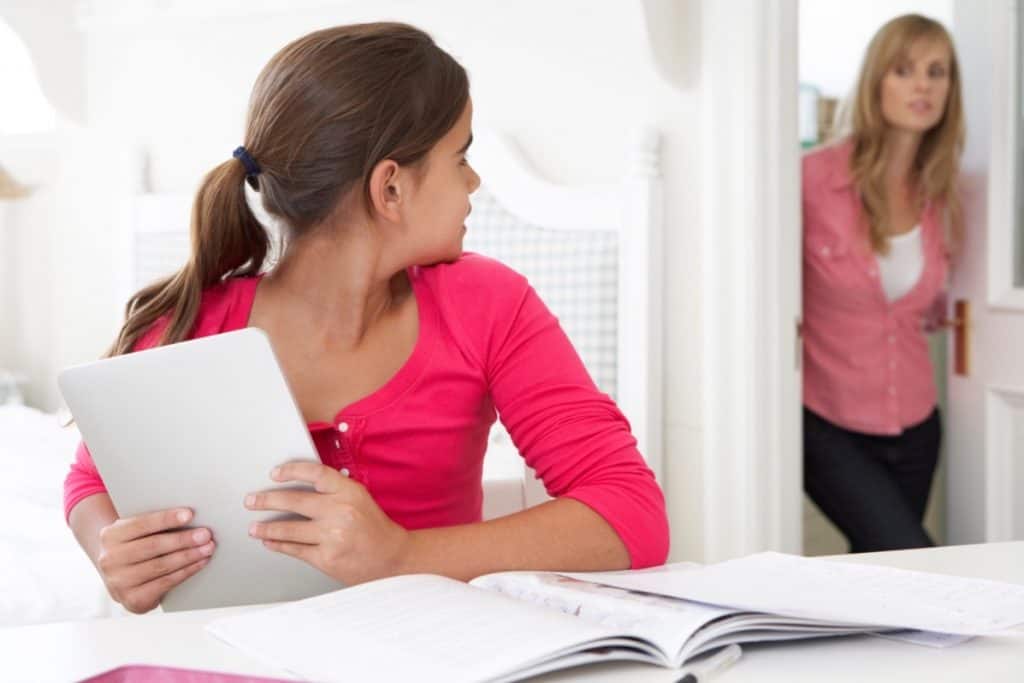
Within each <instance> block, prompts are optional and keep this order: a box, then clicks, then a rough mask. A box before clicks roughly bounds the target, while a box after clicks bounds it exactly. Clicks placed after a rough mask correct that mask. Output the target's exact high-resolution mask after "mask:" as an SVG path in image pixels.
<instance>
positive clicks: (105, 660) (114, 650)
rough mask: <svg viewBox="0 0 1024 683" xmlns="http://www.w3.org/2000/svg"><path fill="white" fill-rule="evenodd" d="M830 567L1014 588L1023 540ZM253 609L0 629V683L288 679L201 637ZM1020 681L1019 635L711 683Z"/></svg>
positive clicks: (762, 661) (629, 670)
mask: <svg viewBox="0 0 1024 683" xmlns="http://www.w3.org/2000/svg"><path fill="white" fill-rule="evenodd" d="M836 559H842V560H845V561H855V562H873V563H876V564H884V565H889V566H893V567H902V568H906V569H918V570H922V571H931V572H937V573H944V574H955V575H960V576H972V577H977V578H986V579H995V580H999V581H1009V582H1013V583H1021V584H1024V541H1021V542H1014V543H999V544H986V545H972V546H955V547H946V548H934V549H929V550H907V551H900V552H891V553H874V554H870V555H846V556H842V557H839V558H836ZM246 609H253V608H252V607H238V608H227V609H217V610H201V611H193V612H177V613H172V614H162V613H157V614H149V615H145V616H129V617H119V618H112V619H102V620H96V621H81V622H62V623H56V624H44V625H38V626H24V627H18V628H9V629H0V679H3V680H5V681H19V682H20V681H40V682H48V681H62V682H64V681H77V680H81V679H82V678H86V677H88V676H91V675H94V674H97V673H100V672H102V671H106V670H108V669H112V668H115V667H117V666H120V665H123V664H128V663H136V664H159V665H165V666H180V667H186V668H195V669H208V670H216V671H224V672H232V673H239V674H249V675H257V674H260V675H264V676H271V677H273V676H276V677H280V678H286V679H287V678H291V677H290V676H288V675H287V674H285V673H284V672H282V671H274V670H271V669H268V668H267V667H266V666H263V665H261V664H260V663H259V662H256V661H254V660H252V659H250V658H249V657H247V656H245V655H243V654H241V653H240V652H238V651H237V650H234V649H233V648H231V647H229V646H227V645H225V644H223V643H221V642H220V641H218V640H217V639H215V638H214V637H213V636H210V635H208V634H207V633H206V632H205V631H204V629H203V626H204V625H205V624H206V623H207V622H208V621H210V620H212V619H214V618H216V617H219V616H222V615H226V614H232V613H237V612H240V611H244V610H246ZM675 678H676V676H675V673H674V672H672V671H668V670H664V669H658V668H655V667H649V666H643V665H633V664H612V665H602V666H595V667H587V668H582V669H577V670H572V671H563V672H560V673H557V674H551V675H548V676H543V677H540V678H537V679H535V680H534V683H541V682H543V683H555V682H567V681H608V682H611V681H623V680H628V681H637V682H638V683H643V682H645V681H651V682H652V683H654V682H658V683H665V682H667V681H673V680H674V679H675ZM381 680H385V679H384V678H382V679H381ZM822 680H828V681H830V682H832V681H851V682H852V681H857V682H858V683H860V682H862V681H872V682H873V683H874V682H878V681H910V680H921V681H928V683H936V682H939V681H950V682H952V681H956V682H957V683H963V681H972V682H973V681H986V682H988V683H995V682H1000V681H1024V627H1022V628H1020V629H1019V630H1017V631H1014V632H1012V633H1011V634H1009V635H1005V636H999V637H986V638H975V639H974V640H972V641H970V642H967V643H964V644H962V645H958V646H955V647H952V648H948V649H932V648H926V647H922V646H915V645H908V644H905V643H898V642H894V641H889V640H884V639H881V638H875V637H870V636H860V637H848V638H836V639H827V640H816V641H807V642H803V643H787V644H781V645H759V646H745V647H744V654H743V658H742V659H741V660H740V661H739V662H738V663H737V664H735V665H734V666H733V667H732V668H730V669H729V670H727V671H725V672H722V673H721V674H719V675H716V676H715V677H714V678H713V681H714V683H741V682H748V681H757V682H759V683H761V682H764V683H772V682H776V681H777V682H779V683H783V682H784V683H797V682H799V681H807V682H812V681H814V682H817V681H822Z"/></svg>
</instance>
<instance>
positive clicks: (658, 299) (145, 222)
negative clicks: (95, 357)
mask: <svg viewBox="0 0 1024 683" xmlns="http://www.w3.org/2000/svg"><path fill="white" fill-rule="evenodd" d="M633 138H634V144H633V145H632V147H631V149H632V152H631V154H630V157H629V158H628V159H625V160H622V162H620V163H619V164H618V167H619V168H620V169H621V174H620V179H619V180H618V181H617V182H614V183H611V184H607V185H594V186H560V185H556V184H554V183H551V182H549V181H546V180H544V179H543V178H541V177H540V176H539V175H537V174H536V173H535V172H534V171H533V170H532V169H531V168H530V167H529V165H528V164H527V163H526V162H525V160H524V158H523V156H522V155H521V154H520V153H519V151H518V150H517V148H516V147H515V146H514V145H513V144H512V143H511V142H510V141H509V140H507V139H506V138H504V137H502V136H501V135H499V134H497V133H495V132H493V131H488V130H486V129H484V130H479V129H478V130H476V131H474V142H473V147H472V149H471V151H470V158H471V162H472V164H473V166H474V167H475V168H476V170H477V171H478V172H479V173H480V175H481V177H482V183H483V184H482V186H481V189H480V191H479V192H478V193H477V194H475V195H474V196H473V198H472V203H473V213H472V214H471V215H470V216H469V219H468V220H467V225H468V226H469V232H468V233H467V238H466V244H465V246H466V249H468V250H472V251H479V252H481V253H484V254H486V255H488V256H492V257H494V258H497V259H498V260H501V261H503V262H505V263H507V264H508V265H509V266H511V267H513V268H514V269H516V270H518V271H519V272H521V273H523V274H524V275H526V277H527V278H528V279H529V280H530V282H531V284H533V286H534V287H535V288H536V289H537V291H538V293H539V294H540V296H541V298H542V299H543V300H544V301H545V303H546V304H547V305H548V307H549V308H551V310H552V311H553V312H554V313H555V315H556V316H557V317H558V318H559V320H560V322H561V324H562V326H563V328H564V329H565V330H566V333H567V334H568V336H569V337H570V339H571V340H572V341H573V344H574V345H575V346H576V348H577V350H578V351H579V352H580V356H581V357H582V359H583V361H584V363H585V365H586V366H587V368H588V370H589V371H590V373H591V376H592V377H593V378H594V380H595V382H596V383H597V384H598V386H599V388H600V389H601V390H602V391H604V392H606V393H608V394H610V395H611V396H613V397H614V398H615V399H616V401H617V403H618V404H619V406H620V408H621V409H622V411H623V412H624V413H625V415H626V417H627V418H628V419H629V421H630V424H631V426H632V428H633V432H634V434H635V435H636V437H637V440H638V441H639V446H640V452H641V453H643V455H644V457H645V458H646V459H647V462H648V464H649V466H650V467H651V469H652V470H653V471H654V472H655V474H656V475H657V476H658V477H659V479H660V478H661V465H662V443H663V437H662V429H663V428H662V391H663V389H662V306H663V297H662V231H663V228H662V203H661V202H662V189H661V177H660V170H659V153H658V148H659V139H658V136H657V134H655V133H654V132H652V131H638V132H636V133H635V134H634V136H633ZM250 198H252V195H250ZM191 203H192V197H191V195H186V194H158V193H144V194H140V195H137V196H136V197H135V198H134V201H133V207H132V210H131V212H130V213H131V214H132V217H131V226H130V230H129V232H130V234H131V244H130V245H129V247H128V252H129V259H128V260H129V262H130V265H129V267H128V270H127V274H126V276H125V278H124V279H125V298H127V296H128V295H129V294H130V293H131V292H134V291H135V290H136V289H138V288H139V287H141V286H142V285H144V284H148V283H149V282H152V281H153V280H154V279H156V278H158V277H161V276H163V275H166V274H168V273H170V272H172V271H174V270H175V269H176V268H178V267H180V265H181V264H182V263H184V261H185V259H186V258H187V256H188V239H189V237H188V224H189V216H190V211H191ZM253 203H254V204H256V205H258V202H253ZM257 215H258V216H259V217H260V218H261V220H264V219H266V215H265V214H264V213H263V212H262V208H261V207H259V210H258V211H257ZM523 467H524V466H523V464H522V459H521V458H519V456H518V453H517V452H516V451H515V448H514V446H512V444H511V442H510V440H509V439H508V437H507V435H505V434H504V433H503V431H502V430H501V429H500V428H498V429H496V430H495V431H494V433H493V434H492V438H491V443H490V445H489V448H488V453H487V458H486V460H485V478H487V477H492V478H505V479H507V478H508V477H510V476H511V477H516V476H518V477H520V478H521V479H522V480H523V481H524V485H523V486H524V489H523V491H524V493H523V502H524V503H525V504H526V505H532V504H534V503H536V502H539V501H541V500H543V499H544V498H545V497H546V495H545V492H544V489H543V487H542V486H541V485H540V484H539V483H538V482H537V481H536V480H535V479H534V478H533V477H532V476H530V475H529V474H528V473H525V472H524V470H523Z"/></svg>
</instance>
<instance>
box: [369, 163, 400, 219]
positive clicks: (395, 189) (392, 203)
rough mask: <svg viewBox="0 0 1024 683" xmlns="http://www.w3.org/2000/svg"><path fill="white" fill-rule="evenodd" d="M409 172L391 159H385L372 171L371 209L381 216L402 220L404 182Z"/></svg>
mask: <svg viewBox="0 0 1024 683" xmlns="http://www.w3.org/2000/svg"><path fill="white" fill-rule="evenodd" d="M406 175H407V174H404V173H402V168H401V167H400V166H399V165H398V164H397V163H395V162H394V161H392V160H391V159H384V160H383V161H380V162H378V163H377V165H376V166H374V167H373V171H372V172H371V173H370V187H369V190H370V209H371V211H372V213H374V214H376V215H379V216H380V217H381V218H383V219H385V220H388V221H392V222H396V223H397V222H399V221H400V220H401V203H402V183H403V181H405V180H406V178H405V176H406Z"/></svg>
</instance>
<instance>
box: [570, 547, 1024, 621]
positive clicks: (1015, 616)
mask: <svg viewBox="0 0 1024 683" xmlns="http://www.w3.org/2000/svg"><path fill="white" fill-rule="evenodd" d="M570 576H576V577H579V578H583V579H585V580H590V581H600V582H602V583H607V584H609V585H613V586H618V587H619V588H626V589H629V590H638V591H645V592H651V593H657V594H660V595H668V596H672V597H678V598H684V599H687V600H698V601H701V602H707V603H711V604H717V605H729V606H732V607H736V608H742V609H748V610H754V611H759V612H770V613H773V614H784V615H789V616H795V617H806V618H810V619H823V620H828V621H836V622H845V623H854V624H878V625H884V626H891V627H896V628H911V629H919V630H924V631H938V632H940V633H953V634H963V635H983V634H986V633H994V632H996V631H1000V630H1003V629H1005V628H1009V627H1011V626H1015V625H1017V624H1021V623H1024V586H1019V585H1016V584H1009V583H1001V582H998V581H987V580H983V579H970V578H964V577H956V576H945V575H941V574H931V573H927V572H918V571H911V570H907V569H894V568H890V567H881V566H877V565H866V564H853V563H845V562H833V561H824V560H821V559H814V558H804V557H797V556H794V555H784V554H781V553H771V552H769V553H758V554H756V555H750V556H747V557H743V558H739V559H736V560H730V561H728V562H722V563H719V564H714V565H708V566H706V567H704V568H702V569H700V570H698V571H692V570H687V571H681V572H661V573H637V574H636V575H633V576H630V575H622V574H621V573H616V575H614V576H612V575H611V574H608V573H605V574H601V575H597V574H586V573H584V574H571V575H570Z"/></svg>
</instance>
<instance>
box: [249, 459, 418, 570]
mask: <svg viewBox="0 0 1024 683" xmlns="http://www.w3.org/2000/svg"><path fill="white" fill-rule="evenodd" d="M271 479H273V480H274V481H277V482H289V481H293V482H305V483H309V484H312V485H313V488H314V489H315V490H314V491H297V490H289V489H278V490H271V491H263V492H261V493H253V494H250V495H248V496H246V499H245V506H246V507H247V508H248V509H250V510H277V511H280V512H291V513H295V514H298V515H301V516H303V517H307V518H308V519H304V520H288V521H273V522H256V523H254V524H253V525H252V526H251V527H250V528H249V534H250V535H251V536H253V537H255V538H259V539H262V540H263V545H265V546H266V547H267V548H269V549H270V550H273V551H275V552H279V553H284V554H286V555H291V556H292V557H297V558H299V559H300V560H303V561H304V562H307V563H308V564H311V565H313V566H314V567H316V568H317V569H319V570H320V571H322V572H324V573H325V574H327V575H329V576H331V577H333V578H335V579H337V580H338V581H340V582H342V583H344V584H346V585H352V584H356V583H362V582H364V581H370V580H372V579H378V578H381V577H384V576H391V575H394V574H400V573H402V566H403V564H404V562H405V559H406V557H405V556H406V554H407V552H408V547H409V539H410V535H409V532H408V531H406V530H405V529H403V528H402V527H401V526H399V525H398V524H396V523H395V522H393V521H391V519H390V518H389V517H388V516H387V515H386V514H384V511H383V510H381V509H380V507H379V506H378V505H377V503H376V502H375V501H374V500H373V498H372V497H371V496H370V494H369V492H368V491H367V490H366V488H365V487H364V486H363V485H362V484H360V483H358V482H355V481H352V480H350V479H349V478H348V477H346V476H344V475H342V474H340V473H339V472H337V471H335V470H333V469H331V468H330V467H327V466H325V465H321V464H320V463H314V462H304V461H302V462H290V463H287V464H285V465H282V466H281V467H278V468H276V469H275V470H274V471H273V472H272V473H271Z"/></svg>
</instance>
